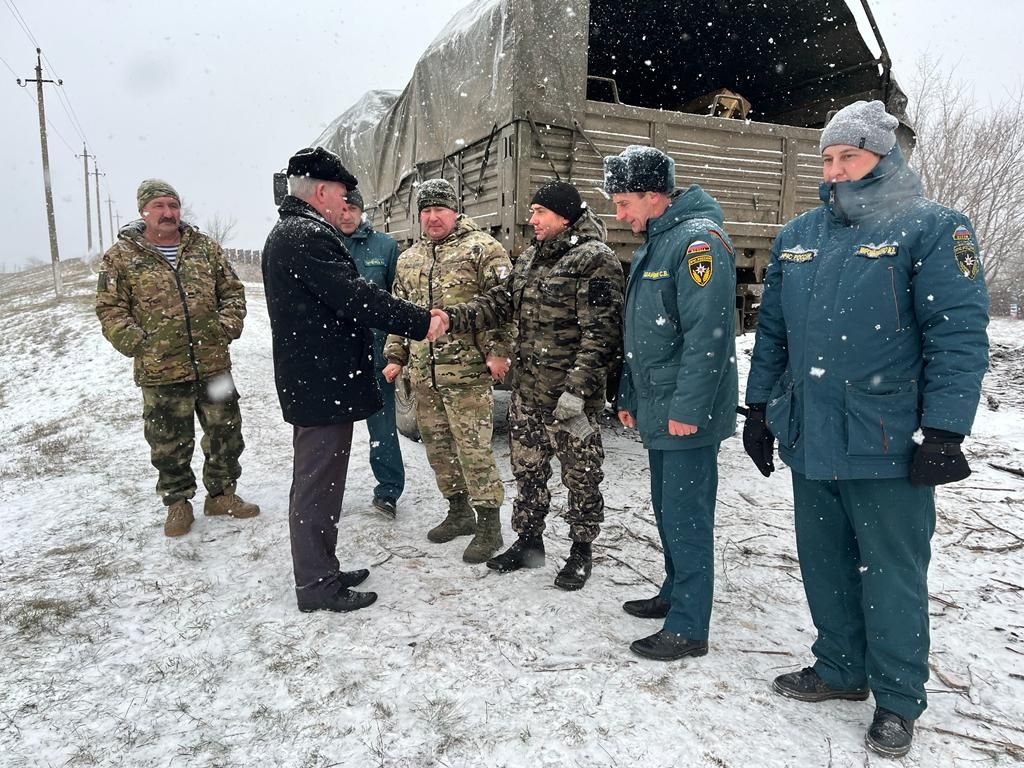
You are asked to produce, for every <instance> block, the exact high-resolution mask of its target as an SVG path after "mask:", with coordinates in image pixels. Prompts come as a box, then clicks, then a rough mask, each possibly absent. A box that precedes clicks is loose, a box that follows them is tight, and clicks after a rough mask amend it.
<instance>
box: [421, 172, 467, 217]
mask: <svg viewBox="0 0 1024 768" xmlns="http://www.w3.org/2000/svg"><path fill="white" fill-rule="evenodd" d="M434 206H440V207H441V208H451V209H452V210H453V211H456V212H458V210H459V198H458V196H457V195H456V194H455V187H453V186H452V185H451V183H450V182H449V181H448V180H446V179H428V180H427V181H424V182H423V183H422V184H420V189H419V192H417V193H416V210H417V211H422V210H423V209H424V208H432V207H434Z"/></svg>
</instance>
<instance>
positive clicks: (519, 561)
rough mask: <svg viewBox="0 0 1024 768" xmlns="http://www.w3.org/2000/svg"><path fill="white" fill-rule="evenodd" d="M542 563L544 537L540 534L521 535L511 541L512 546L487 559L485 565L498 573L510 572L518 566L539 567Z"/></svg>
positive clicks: (518, 567) (516, 569)
mask: <svg viewBox="0 0 1024 768" xmlns="http://www.w3.org/2000/svg"><path fill="white" fill-rule="evenodd" d="M542 565H544V539H543V538H541V537H540V536H523V535H520V536H519V538H518V539H516V540H515V541H514V542H512V546H511V547H509V548H508V549H506V550H505V551H504V552H502V553H501V554H500V555H496V556H495V557H492V558H491V559H490V560H488V561H487V567H488V568H490V569H491V570H494V571H497V572H498V573H510V572H512V571H518V570H519V569H520V568H540V567H541V566H542Z"/></svg>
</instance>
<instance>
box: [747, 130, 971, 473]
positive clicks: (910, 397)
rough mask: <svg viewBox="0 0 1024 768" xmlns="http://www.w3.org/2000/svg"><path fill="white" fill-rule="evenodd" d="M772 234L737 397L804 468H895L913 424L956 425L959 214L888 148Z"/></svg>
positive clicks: (960, 354)
mask: <svg viewBox="0 0 1024 768" xmlns="http://www.w3.org/2000/svg"><path fill="white" fill-rule="evenodd" d="M821 198H822V200H823V201H825V205H823V206H820V207H818V208H815V209H813V210H811V211H808V212H807V213H805V214H803V215H802V216H799V217H798V218H796V219H794V220H793V221H791V222H790V223H789V224H787V225H786V226H785V227H784V228H783V229H782V231H781V232H780V233H779V235H778V237H777V238H776V239H775V243H774V246H773V248H772V257H771V262H770V264H769V266H768V271H767V273H766V275H765V289H764V295H763V297H762V302H761V311H760V317H759V320H758V326H757V339H756V342H755V346H754V352H753V359H752V361H751V368H750V375H749V378H748V381H747V395H746V401H747V402H748V403H765V402H766V403H767V421H768V426H769V428H770V429H771V431H772V432H773V433H774V434H775V436H776V437H777V438H778V440H779V455H780V456H781V457H782V459H783V460H784V461H785V462H786V463H787V464H788V465H789V466H790V467H792V468H793V469H794V470H795V471H797V472H800V473H801V474H803V475H805V476H806V477H808V478H809V479H812V480H830V479H838V480H847V479H866V478H893V477H906V476H907V475H908V474H909V470H910V463H911V460H912V458H913V454H914V450H915V447H916V445H915V442H914V440H913V436H914V433H915V432H916V431H917V429H918V427H922V426H923V427H932V428H935V429H944V430H948V431H950V432H957V433H960V434H968V433H970V430H971V424H972V422H973V421H974V414H975V410H976V409H977V405H978V398H979V396H980V392H981V379H982V376H983V375H984V373H985V368H986V366H987V363H988V337H987V334H986V327H987V325H988V294H987V292H986V290H985V282H984V277H983V275H982V272H981V266H980V261H979V257H978V247H977V241H976V240H975V236H974V230H973V228H972V227H971V222H970V221H968V219H967V217H966V216H964V215H963V214H961V213H959V212H958V211H954V210H951V209H949V208H945V207H943V206H941V205H939V204H938V203H935V202H932V201H930V200H927V199H925V198H924V197H923V196H922V191H921V184H920V181H919V179H918V177H917V175H916V174H915V173H914V172H913V171H912V170H910V168H908V167H907V164H906V162H905V161H904V159H903V156H902V155H901V154H900V150H899V148H898V147H897V148H895V149H893V151H892V152H890V153H889V154H888V155H886V156H885V157H883V158H882V159H881V161H880V162H879V163H878V165H877V166H876V167H875V168H874V169H873V170H872V171H871V173H869V174H868V175H867V176H866V177H865V178H863V179H861V180H859V181H848V182H841V183H838V184H833V183H823V184H822V185H821Z"/></svg>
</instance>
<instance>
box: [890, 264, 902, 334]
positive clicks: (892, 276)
mask: <svg viewBox="0 0 1024 768" xmlns="http://www.w3.org/2000/svg"><path fill="white" fill-rule="evenodd" d="M889 280H890V281H891V282H892V301H893V304H895V305H896V330H897V331H902V330H903V323H902V322H901V321H900V302H899V299H898V298H897V297H896V270H895V268H893V267H889Z"/></svg>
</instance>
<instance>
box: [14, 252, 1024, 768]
mask: <svg viewBox="0 0 1024 768" xmlns="http://www.w3.org/2000/svg"><path fill="white" fill-rule="evenodd" d="M66 270H67V274H66V277H65V281H66V287H67V289H68V292H69V294H70V296H69V297H68V298H65V299H64V300H62V301H60V302H57V301H55V300H54V299H53V294H52V289H51V288H50V286H49V281H50V272H49V270H48V269H40V270H36V271H34V272H30V273H22V274H18V275H3V276H0V349H2V356H0V361H2V365H0V435H2V438H0V445H2V452H0V765H2V766H88V765H126V766H170V765H176V766H272V765H273V766H276V765H281V766H310V767H313V766H325V767H326V766H356V767H360V766H409V767H410V768H411V767H417V768H418V767H419V766H452V767H454V766H466V767H469V766H531V767H532V766H558V767H561V766H621V767H626V766H713V767H715V768H740V767H741V766H793V767H794V768H795V767H798V766H799V767H803V766H822V767H824V766H836V767H837V768H838V767H839V766H858V767H859V766H865V765H882V764H885V763H886V762H887V761H885V760H882V759H881V758H878V757H877V756H874V755H869V754H868V753H866V751H865V748H864V746H863V740H862V736H863V731H864V729H865V727H866V725H867V724H868V722H869V721H870V718H871V713H872V706H873V704H872V702H871V701H868V702H863V703H851V702H828V703H824V704H818V705H809V704H801V703H798V702H794V701H790V700H787V699H782V698H780V697H778V696H775V695H773V694H772V693H770V691H769V682H770V680H771V678H772V677H773V676H775V675H777V674H779V673H780V672H783V671H789V670H794V669H798V668H800V667H802V666H804V665H805V663H808V662H809V659H810V656H809V652H808V648H809V645H810V643H811V641H812V640H813V637H814V629H813V626H812V625H811V623H810V620H809V617H808V613H807V609H806V606H805V602H804V597H803V592H802V587H801V584H800V575H799V570H798V568H797V564H796V559H795V551H794V541H793V532H792V519H791V498H790V488H789V482H788V473H787V472H785V471H781V472H777V473H775V474H774V475H772V477H771V478H770V479H767V480H766V479H764V478H762V477H761V475H760V474H758V473H757V471H756V470H755V469H754V468H753V466H752V465H751V464H750V462H749V460H748V459H747V458H746V456H745V455H744V454H743V451H742V447H741V444H740V441H739V439H738V438H733V439H730V440H727V441H726V442H725V443H724V444H723V448H722V454H721V488H720V491H719V496H718V523H717V534H716V563H717V579H716V597H715V612H714V616H713V619H712V621H713V624H712V636H711V653H710V654H709V655H708V656H706V657H704V658H701V659H695V660H693V659H691V660H686V661H683V662H677V663H669V664H665V663H658V662H653V661H647V660H643V659H640V658H639V657H636V656H633V655H632V654H631V653H630V652H629V649H628V644H629V642H630V641H632V640H634V639H636V638H638V637H641V636H644V635H647V634H650V633H651V632H654V631H656V630H657V629H658V628H659V627H660V623H659V622H657V621H653V622H652V621H643V620H640V619H635V618H633V617H631V616H628V615H627V614H625V613H623V611H622V610H621V608H620V605H621V603H622V602H623V601H624V600H628V599H632V598H638V597H647V596H650V595H652V594H653V593H654V590H655V586H654V585H655V583H657V582H659V580H660V578H661V572H660V571H661V554H660V551H659V547H658V544H657V532H656V530H655V528H654V524H653V517H652V513H651V510H650V507H649V503H648V491H647V483H648V471H647V462H646V457H645V454H644V452H643V450H642V448H641V446H640V444H639V442H637V440H636V439H635V438H634V437H633V436H631V435H629V434H626V433H625V432H624V431H623V430H622V429H621V428H619V427H618V426H616V425H612V424H610V423H609V424H607V425H606V426H605V429H604V437H605V441H606V442H605V445H606V449H607V454H608V458H607V461H606V465H605V470H606V480H605V483H604V490H605V497H606V502H607V511H606V517H607V522H606V524H605V527H604V530H603V532H602V535H601V537H600V538H599V539H598V541H597V544H596V545H595V555H596V562H595V568H594V574H593V577H592V578H591V580H590V582H589V583H588V584H587V586H586V588H585V589H584V590H582V591H581V592H578V593H566V592H563V591H561V590H558V589H556V588H554V587H553V585H552V579H553V577H554V574H555V572H556V570H557V569H558V567H559V566H560V564H561V562H562V560H563V559H564V557H565V555H566V554H567V552H568V548H569V544H568V541H567V538H566V533H567V529H566V525H565V523H564V521H563V520H562V519H561V518H560V517H557V516H553V517H552V519H551V521H550V525H549V528H548V532H547V536H546V543H547V547H548V553H549V557H548V564H547V566H546V567H544V568H542V569H538V570H533V571H526V572H518V573H514V574H508V575H498V574H496V573H494V572H491V571H489V570H488V569H487V568H486V567H484V566H482V565H480V566H467V565H465V564H464V563H463V562H462V560H461V558H460V555H461V552H462V548H463V547H464V546H465V543H466V540H465V539H459V540H456V541H454V542H452V543H450V544H446V545H434V544H430V543H428V542H427V540H426V537H425V532H426V530H427V529H428V528H429V527H430V526H432V525H433V524H434V523H436V522H437V521H438V520H439V519H440V517H441V515H442V500H441V498H440V496H439V494H438V492H437V490H436V487H435V486H434V483H433V479H432V473H431V471H430V468H429V466H428V464H427V462H426V459H425V456H424V453H423V448H422V446H421V445H419V444H417V443H412V442H409V441H403V445H402V448H403V451H404V454H405V457H406V466H407V471H408V487H407V489H406V493H405V495H404V496H403V497H402V499H401V500H400V502H399V515H398V519H397V520H396V521H394V522H389V521H387V520H385V519H384V518H382V517H381V516H379V515H378V514H376V513H374V512H373V511H372V510H371V507H370V500H371V497H372V489H373V479H372V475H371V474H370V471H369V468H368V465H367V460H366V456H367V441H366V433H365V429H364V428H363V427H362V425H360V426H359V427H358V428H357V434H356V439H355V444H354V456H353V459H352V462H351V468H350V472H349V482H348V492H347V495H346V503H345V511H344V515H343V517H342V521H341V526H340V527H341V535H340V541H339V556H340V558H341V560H342V563H343V565H344V566H346V567H359V566H367V565H368V566H371V567H372V575H371V577H370V579H369V580H368V581H367V582H366V585H365V586H366V588H368V589H372V590H375V591H377V592H379V593H380V599H379V601H378V602H377V603H376V604H375V605H374V606H372V607H370V608H368V609H366V610H362V611H358V612H355V613H352V614H344V615H338V614H329V613H323V612H321V613H314V614H301V613H299V612H298V611H297V610H296V608H295V602H294V594H293V592H292V586H291V562H290V555H289V548H288V527H287V519H286V512H287V494H288V485H289V480H290V461H291V452H290V428H289V427H288V426H286V425H285V424H284V423H282V421H281V417H280V412H279V410H278V406H277V400H276V396H275V393H274V386H273V370H272V361H271V352H270V332H269V327H268V323H267V316H266V309H265V304H264V299H263V289H262V286H261V285H260V284H259V283H258V282H248V283H247V284H246V289H247V292H248V298H249V316H248V318H247V320H246V329H245V333H244V334H243V336H242V338H241V339H240V340H239V341H238V342H236V343H235V344H234V346H233V348H232V353H233V357H234V361H235V380H236V382H237V384H238V386H239V388H240V390H241V391H242V393H243V396H244V400H243V403H242V408H243V417H244V434H245V440H246V443H247V446H248V447H247V449H246V452H245V454H244V455H243V457H242V465H243V468H244V473H243V475H242V479H241V482H240V491H241V493H242V494H243V495H244V496H245V497H246V498H247V499H250V500H253V501H256V502H258V503H259V504H260V505H261V506H262V508H263V514H262V515H261V516H260V517H258V518H256V519H255V520H252V521H234V520H223V519H207V518H204V517H202V516H201V515H200V516H199V517H198V518H197V520H196V523H195V526H194V527H193V530H192V533H191V534H190V535H188V536H186V537H184V538H181V539H174V540H171V539H167V538H165V537H164V535H163V530H162V523H163V511H162V507H161V505H160V502H159V500H158V499H157V497H156V495H155V493H154V491H153V486H154V483H155V480H156V473H155V470H154V469H153V468H152V467H151V466H150V464H149V460H148V450H147V447H146V444H145V442H144V440H143V436H142V424H141V417H140V413H141V398H140V395H139V392H138V390H137V389H136V388H135V386H134V385H133V384H132V382H131V370H130V368H131V364H130V361H129V360H127V359H126V358H123V357H120V356H119V355H117V353H115V352H114V351H113V349H112V348H111V347H110V346H109V344H107V342H106V341H105V340H104V339H103V337H102V336H101V334H100V332H99V326H98V323H97V321H96V318H95V315H94V314H93V310H92V292H93V286H94V277H93V276H92V275H91V274H89V273H88V271H87V270H86V269H85V268H84V267H82V266H81V265H80V264H77V265H76V264H75V263H72V264H69V265H68V266H67V267H66ZM1022 330H1024V323H1013V322H1011V321H1009V320H997V321H994V322H993V325H992V340H993V345H994V354H993V368H992V371H991V373H990V374H989V376H988V377H987V379H986V382H985V396H984V397H983V402H982V407H981V410H980V412H979V415H978V418H977V421H976V424H975V435H974V436H973V437H971V438H970V439H969V440H968V442H967V444H966V450H967V453H968V456H969V458H970V461H971V465H972V467H973V468H974V470H975V473H974V474H973V475H972V476H971V477H970V478H969V479H968V480H966V481H964V482H963V483H960V484H957V485H955V486H952V487H948V486H947V487H944V488H942V489H940V491H939V492H938V507H939V517H940V520H939V524H938V529H937V531H936V534H935V539H934V542H933V550H934V557H933V565H932V569H931V588H930V592H931V594H932V596H933V600H932V603H931V608H932V638H933V642H932V659H931V661H932V668H933V675H932V679H931V681H930V682H929V686H928V688H929V691H930V707H929V709H928V711H927V712H926V713H925V715H924V716H923V718H922V719H921V720H920V721H919V724H918V732H917V733H918V735H917V737H916V739H915V746H914V749H913V750H912V752H911V753H910V755H909V756H908V757H907V758H905V759H904V760H903V764H904V765H908V766H929V767H930V766H974V765H1007V764H1011V763H1013V762H1015V761H1020V760H1024V746H1022V745H1024V515H1022V513H1021V512H1022V501H1024V477H1021V476H1019V475H1017V474H1013V473H1012V472H1008V471H1005V470H1001V469H997V468H994V467H993V466H992V465H993V464H994V465H999V466H1003V467H1007V468H1010V469H1016V470H1018V471H1019V469H1020V467H1021V466H1022V464H1024V460H1022V453H1021V452H1022V450H1024V342H1022V340H1021V337H1022V333H1021V331H1022ZM752 343H753V339H752V337H751V336H749V335H748V336H745V337H743V338H742V339H741V340H740V349H741V351H740V360H741V370H742V374H743V375H744V376H745V373H746V365H747V362H748V360H749V352H750V347H751V345H752ZM741 391H742V387H741ZM506 437H507V436H506V434H504V433H503V432H501V430H499V434H498V435H497V436H496V438H495V447H496V449H497V450H498V452H499V466H500V468H501V470H502V473H503V475H504V477H505V478H506V482H507V489H508V491H509V496H511V495H512V494H513V493H514V486H513V484H512V483H511V474H510V472H509V469H508V449H507V440H506ZM197 453H198V450H197ZM195 466H196V470H197V474H198V472H199V467H200V464H199V462H198V461H197V462H196V464H195ZM556 477H557V474H556ZM555 483H556V488H557V491H556V495H555V500H554V512H555V513H557V512H559V511H561V510H562V509H564V505H565V494H564V491H562V490H561V486H560V485H557V481H555ZM202 499H203V491H202V490H200V493H199V496H198V497H197V501H198V502H199V503H201V502H202ZM510 509H511V501H510V500H509V501H506V503H505V506H504V507H503V517H504V529H505V537H506V542H510V541H511V540H512V533H511V530H510V527H509V522H508V518H509V513H510Z"/></svg>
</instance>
